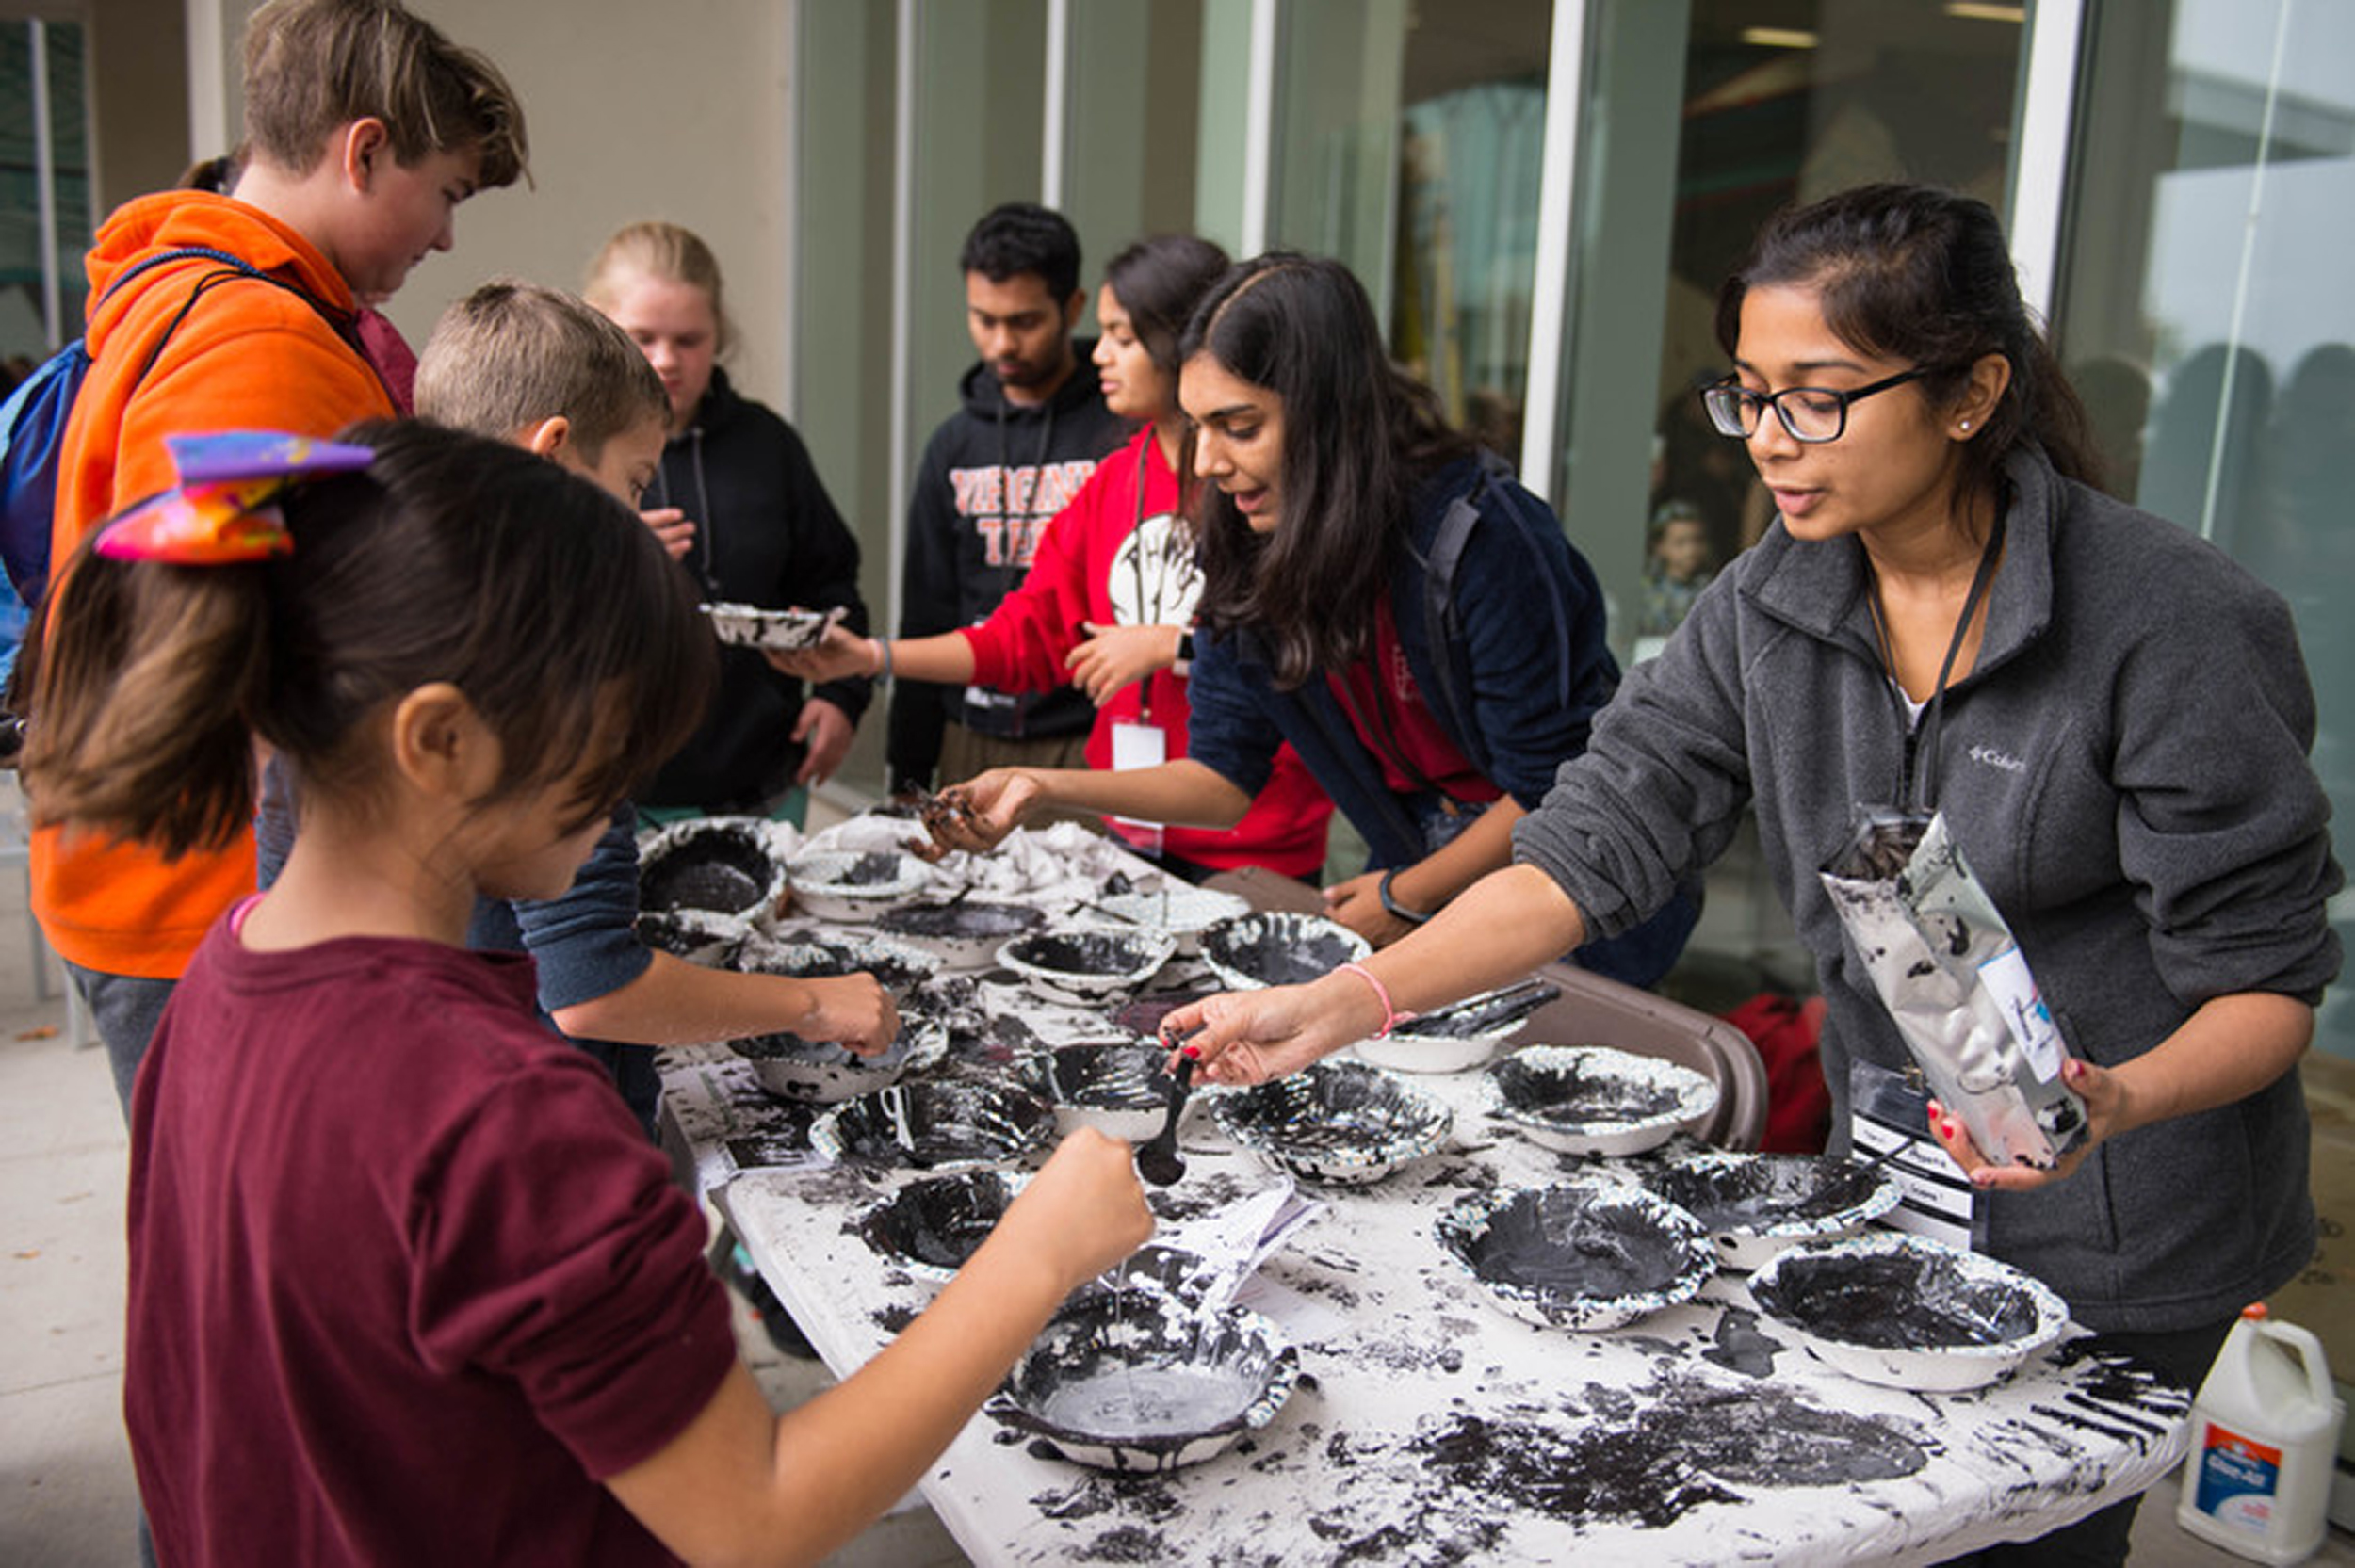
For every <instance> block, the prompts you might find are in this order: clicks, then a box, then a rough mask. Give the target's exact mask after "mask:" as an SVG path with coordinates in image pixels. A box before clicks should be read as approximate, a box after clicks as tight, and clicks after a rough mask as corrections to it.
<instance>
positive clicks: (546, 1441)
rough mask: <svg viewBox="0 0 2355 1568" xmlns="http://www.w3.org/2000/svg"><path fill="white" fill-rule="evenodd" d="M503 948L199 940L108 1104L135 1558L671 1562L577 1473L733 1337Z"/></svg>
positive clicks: (724, 1355) (703, 1372) (721, 1364)
mask: <svg viewBox="0 0 2355 1568" xmlns="http://www.w3.org/2000/svg"><path fill="white" fill-rule="evenodd" d="M532 995H533V987H532V972H531V963H530V961H529V960H528V959H525V958H521V957H516V956H500V955H489V954H481V953H470V952H466V951H463V950H461V949H458V948H454V947H444V946H438V945H435V944H431V943H426V942H413V941H398V940H392V939H377V938H349V939H344V940H338V941H333V942H325V943H321V944H319V945H317V946H312V947H307V948H304V949H301V950H300V951H297V952H291V953H254V952H249V951H247V950H246V949H245V948H244V946H242V945H241V944H240V943H239V942H238V941H237V939H236V937H235V934H234V933H233V932H232V931H231V929H229V924H228V921H227V920H226V919H224V921H223V922H222V924H221V925H219V926H217V927H215V928H214V929H213V932H212V934H211V935H210V936H208V937H207V938H206V939H205V942H204V946H203V947H202V948H201V949H199V951H198V953H197V955H196V957H195V959H194V960H193V961H192V962H191V963H190V964H189V967H188V971H187V977H186V978H184V979H183V980H182V981H181V983H180V985H179V987H178V990H177V992H176V994H174V995H173V997H172V1000H171V1007H170V1008H169V1009H168V1010H166V1012H165V1014H164V1021H163V1025H162V1026H161V1027H160V1028H159V1029H158V1030H157V1031H156V1035H155V1041H154V1045H153V1046H152V1047H151V1048H150V1050H149V1052H148V1055H147V1060H146V1063H145V1065H144V1067H143V1068H142V1069H141V1070H140V1073H139V1078H138V1090H137V1091H136V1093H135V1094H134V1095H133V1098H132V1115H131V1123H132V1125H131V1182H130V1243H131V1249H130V1250H131V1283H130V1301H129V1363H128V1367H127V1370H126V1372H125V1376H124V1380H123V1381H124V1391H123V1406H124V1413H125V1416H126V1418H127V1421H128V1424H129V1426H130V1431H131V1446H132V1452H133V1455H134V1457H135V1458H136V1460H137V1462H138V1477H139V1491H140V1495H141V1497H142V1499H143V1500H144V1502H145V1504H146V1508H147V1513H148V1518H149V1521H150V1523H151V1524H152V1525H153V1527H154V1534H155V1544H156V1549H157V1555H158V1557H159V1559H160V1560H162V1561H165V1562H169V1563H171V1564H173V1565H174V1568H202V1565H204V1564H210V1563H222V1564H227V1563H253V1562H304V1563H322V1562H327V1563H334V1562H371V1563H382V1562H498V1563H536V1562H545V1563H559V1562H562V1563H638V1562H667V1561H670V1560H671V1558H670V1555H669V1554H668V1553H667V1552H665V1551H664V1550H663V1548H662V1546H661V1545H660V1544H659V1543H658V1542H657V1541H656V1540H655V1539H654V1538H653V1537H652V1536H651V1535H649V1534H648V1533H647V1532H646V1531H645V1529H644V1528H642V1526H640V1525H639V1524H638V1522H637V1520H636V1519H635V1518H633V1517H632V1516H631V1515H630V1514H629V1513H628V1512H627V1511H625V1509H623V1507H622V1506H621V1505H620V1503H618V1502H616V1501H615V1500H614V1498H613V1496H612V1495H611V1494H610V1493H609V1492H607V1491H606V1490H605V1488H604V1487H603V1486H602V1485H600V1484H599V1481H600V1479H602V1478H605V1477H609V1476H611V1475H613V1474H614V1473H616V1472H617V1471H621V1470H624V1469H626V1468H628V1467H629V1466H631V1465H633V1464H635V1463H639V1462H640V1461H642V1460H644V1459H647V1458H649V1457H651V1456H652V1455H654V1454H655V1453H657V1452H658V1451H659V1450H660V1449H661V1448H662V1447H664V1446H665V1445H667V1444H668V1443H669V1442H670V1441H671V1440H672V1439H673V1438H674V1437H675V1436H677V1435H678V1434H679V1433H680V1432H681V1431H684V1430H685V1429H686V1427H687V1425H688V1424H689V1422H690V1421H691V1420H692V1419H693V1418H694V1417H695V1415H696V1414H698V1413H700V1412H701V1411H702V1410H703V1409H704V1407H705V1406H706V1405H707V1404H708V1403H709V1402H710V1400H711V1398H712V1396H713V1395H714V1394H715V1393H717V1391H718V1389H719V1386H720V1382H721V1380H722V1379H723V1376H724V1375H725V1374H726V1372H727V1370H728V1368H729V1366H731V1365H733V1363H734V1360H735V1354H736V1351H735V1344H734V1340H733V1338H732V1337H731V1334H730V1331H729V1326H728V1320H727V1308H726V1304H725V1299H724V1297H723V1294H722V1292H721V1290H720V1286H719V1284H718V1282H717V1281H716V1280H714V1279H713V1277H712V1275H711V1272H710V1269H708V1268H707V1266H706V1265H705V1263H704V1261H703V1255H702V1240H703V1235H704V1228H703V1225H702V1222H701V1220H700V1219H699V1217H698V1216H697V1214H696V1211H695V1207H694V1205H693V1204H692V1203H691V1202H690V1200H689V1198H688V1197H687V1195H686V1194H685V1193H684V1192H682V1191H681V1190H679V1188H676V1187H675V1186H674V1185H673V1184H672V1182H671V1180H670V1172H669V1169H668V1167H667V1166H666V1165H665V1163H664V1162H663V1160H662V1159H661V1157H660V1156H658V1154H657V1153H656V1152H655V1151H654V1149H653V1148H652V1147H650V1146H649V1145H648V1144H647V1142H646V1140H645V1138H644V1137H643V1135H642V1134H641V1133H640V1132H639V1130H638V1128H637V1126H636V1124H635V1123H633V1122H632V1121H631V1120H630V1116H629V1113H628V1111H627V1110H626V1109H625V1107H624V1106H623V1104H622V1101H621V1098H620V1096H619V1095H617V1094H616V1093H615V1092H614V1090H613V1087H612V1085H611V1084H610V1083H609V1081H607V1079H606V1077H605V1075H604V1074H603V1073H602V1072H601V1071H600V1070H599V1069H598V1067H597V1065H596V1064H595V1062H593V1060H591V1059H590V1058H589V1057H587V1056H586V1055H584V1054H583V1053H582V1052H580V1051H579V1050H577V1049H576V1048H574V1047H572V1046H570V1045H568V1044H566V1043H563V1042H561V1041H560V1040H559V1039H557V1038H556V1037H555V1036H554V1035H552V1034H550V1033H549V1032H548V1031H547V1029H546V1028H545V1026H544V1025H542V1024H541V1023H540V1022H539V1021H538V1019H537V1018H536V1017H535V1016H534V1013H533V1010H532Z"/></svg>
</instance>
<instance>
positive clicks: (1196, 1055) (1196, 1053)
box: [1186, 1045, 1202, 1061]
mask: <svg viewBox="0 0 2355 1568" xmlns="http://www.w3.org/2000/svg"><path fill="white" fill-rule="evenodd" d="M1186 1055H1188V1056H1190V1057H1192V1058H1193V1059H1194V1060H1196V1061H1200V1060H1201V1059H1202V1047H1201V1046H1199V1045H1189V1046H1187V1047H1186Z"/></svg>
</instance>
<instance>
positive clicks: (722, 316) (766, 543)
mask: <svg viewBox="0 0 2355 1568" xmlns="http://www.w3.org/2000/svg"><path fill="white" fill-rule="evenodd" d="M581 293H582V295H583V296H584V297H585V298H586V299H588V300H589V302H590V303H591V304H593V305H594V306H596V307H597V309H599V310H601V311H603V312H604V313H605V314H606V315H608V316H609V317H611V318H612V319H613V321H614V322H616V323H617V324H618V325H619V326H620V327H621V328H622V330H623V331H626V332H627V333H629V335H630V337H631V339H632V340H633V341H635V342H636V343H637V344H638V346H639V347H640V348H642V349H644V350H645V353H646V358H647V359H648V360H649V361H651V362H652V363H653V364H654V367H655V370H656V372H657V373H658V375H660V376H661V378H662V389H663V391H664V392H665V393H667V394H668V395H669V396H670V400H671V429H670V440H669V442H668V443H667V444H666V445H665V446H664V448H663V454H662V467H661V470H660V472H659V473H658V475H657V476H656V477H655V481H654V483H653V484H652V485H651V486H649V487H648V488H647V491H646V496H645V503H646V505H647V506H648V507H649V508H668V509H673V510H674V512H675V513H676V514H677V516H676V517H674V519H673V521H672V522H671V524H670V525H669V526H668V527H667V528H666V529H663V530H661V531H663V532H664V536H665V542H667V543H668V544H669V545H670V547H671V549H672V553H673V554H674V555H675V556H677V557H678V558H679V561H680V563H681V564H682V565H684V566H685V567H687V568H688V570H689V571H690V572H691V573H693V574H694V576H695V578H696V582H697V584H698V586H699V587H700V589H701V590H702V591H703V594H704V596H705V597H706V598H707V599H708V600H711V601H714V602H727V603H733V604H741V605H754V606H759V607H761V608H763V609H791V608H806V609H826V608H831V607H833V606H842V607H843V608H845V609H846V610H848V611H849V612H850V613H849V616H848V619H847V622H846V623H847V624H849V625H851V626H853V627H854V628H856V629H858V630H860V631H862V632H863V631H865V630H866V629H867V607H866V606H865V605H864V604H862V603H861V602H860V600H859V596H858V542H856V541H855V540H853V538H852V537H851V531H850V529H849V528H848V527H847V526H845V525H844V524H843V521H842V516H841V514H840V513H839V512H837V511H836V510H835V507H834V501H833V500H832V498H831V497H829V496H828V495H827V493H826V487H825V486H824V484H823V483H821V482H820V480H819V477H818V471H817V469H816V468H814V467H813V466H812V465H811V463H810V461H809V450H808V448H807V447H805V446H804V445H802V438H801V437H800V436H799V435H797V434H795V433H794V430H793V428H792V427H791V426H790V425H788V424H787V423H786V422H785V421H784V420H783V419H781V418H779V417H778V416H777V415H776V413H775V412H772V411H771V410H769V409H767V408H764V407H763V406H761V405H760V404H758V403H755V402H754V401H753V400H752V399H751V398H749V397H745V396H740V395H739V394H738V392H737V391H736V390H735V388H734V387H732V386H730V385H729V384H728V379H727V373H726V372H725V371H723V370H722V369H721V368H720V367H719V364H718V361H719V360H720V358H721V357H722V356H723V354H725V352H726V350H727V347H728V343H729V339H730V338H731V336H732V335H733V333H732V331H731V328H730V325H729V322H728V318H727V313H726V311H725V310H724V309H723V305H722V296H721V286H720V267H719V263H718V262H716V261H715V260H714V259H713V258H712V254H711V251H710V250H709V248H708V247H707V246H706V245H705V244H704V242H703V241H702V240H701V239H699V238H697V237H696V236H695V235H694V234H692V233H690V231H688V230H686V229H683V228H680V227H679V226H678V225H677V224H674V223H659V222H642V223H632V224H629V225H628V226H626V227H625V228H623V229H622V230H620V231H619V232H617V233H616V234H614V235H613V237H612V238H610V239H609V240H607V241H606V242H605V245H604V247H603V248H602V249H601V250H599V251H598V252H597V255H596V259H595V260H594V261H593V262H592V263H591V264H590V267H589V276H588V280H587V282H586V283H585V284H584V285H583V287H582V289H581ZM868 697H869V683H868V682H866V681H864V680H859V679H849V680H841V681H830V682H827V683H826V684H824V685H822V686H820V687H817V688H816V689H814V690H805V688H804V686H803V684H802V683H801V682H800V681H798V680H796V679H794V678H793V677H792V676H790V675H787V674H784V673H782V672H781V671H777V670H775V669H772V668H771V666H770V664H769V663H768V661H766V660H765V659H763V658H762V657H761V655H759V654H758V653H756V652H755V651H754V650H752V649H750V648H727V649H723V651H722V665H721V676H720V685H719V689H718V690H717V692H715V693H714V695H713V697H712V702H711V707H710V710H709V711H708V712H707V714H706V715H705V717H704V721H703V724H702V725H701V727H700V728H698V729H697V731H696V732H695V736H694V738H692V739H691V740H690V741H689V742H688V743H687V745H686V746H685V747H684V748H683V749H682V750H681V751H680V752H678V754H677V755H675V756H674V757H673V758H672V759H671V760H670V762H668V763H667V764H665V765H664V767H663V768H662V770H661V771H660V772H659V773H658V774H657V775H656V776H655V780H654V782H653V784H650V785H648V786H647V787H646V788H644V789H643V790H642V791H641V792H640V793H639V796H638V802H639V807H640V810H641V812H642V813H643V814H644V815H646V816H650V817H654V818H657V819H665V818H670V817H676V816H688V815H693V814H699V813H749V814H752V815H755V816H778V817H783V818H785V819H787V820H788V821H791V822H792V823H794V824H795V825H796V826H799V825H800V823H801V821H802V817H803V812H804V807H805V806H806V803H807V800H808V792H807V786H808V785H810V784H821V783H823V782H824V781H825V780H826V779H827V778H828V777H829V776H831V775H832V774H833V772H834V770H835V769H836V768H837V767H838V766H840V764H841V761H842V758H843V755H844V753H845V752H848V751H849V750H850V746H851V737H852V736H853V733H854V732H855V730H856V729H857V726H858V719H859V715H860V714H861V713H863V712H865V711H866V707H867V702H868Z"/></svg>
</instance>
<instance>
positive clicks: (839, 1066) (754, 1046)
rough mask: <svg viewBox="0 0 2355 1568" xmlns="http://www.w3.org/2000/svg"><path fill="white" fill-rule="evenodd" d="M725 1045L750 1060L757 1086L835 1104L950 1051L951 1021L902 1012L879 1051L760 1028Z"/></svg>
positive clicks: (930, 1063) (923, 1066)
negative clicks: (896, 1030)
mask: <svg viewBox="0 0 2355 1568" xmlns="http://www.w3.org/2000/svg"><path fill="white" fill-rule="evenodd" d="M728 1048H729V1049H730V1050H732V1051H734V1052H735V1053H736V1054H737V1055H738V1056H739V1057H742V1058H743V1059H745V1060H746V1061H749V1062H751V1063H752V1064H753V1076H754V1077H755V1078H757V1079H759V1080H760V1087H761V1088H763V1089H765V1090H767V1091H769V1092H770V1093H771V1094H774V1095H776V1096H777V1097H778V1098H780V1099H785V1100H807V1101H812V1102H815V1103H816V1104H819V1105H833V1104H835V1103H836V1102H837V1101H841V1100H848V1099H850V1098H852V1097H853V1095H858V1094H868V1093H871V1092H873V1091H876V1090H878V1089H882V1088H885V1087H886V1086H887V1085H890V1084H895V1083H897V1082H899V1081H900V1079H901V1078H902V1077H904V1076H906V1075H908V1074H910V1073H920V1072H922V1071H924V1070H925V1069H926V1068H928V1067H931V1066H933V1065H934V1063H936V1062H938V1061H939V1060H940V1059H941V1058H942V1057H944V1056H946V1055H948V1054H949V1026H948V1025H946V1024H944V1023H942V1022H941V1021H940V1020H939V1019H937V1018H924V1017H919V1016H918V1015H916V1014H914V1013H901V1015H900V1032H899V1034H898V1035H897V1036H896V1037H894V1038H893V1040H892V1042H891V1044H890V1046H889V1047H888V1048H887V1049H885V1051H884V1052H883V1054H882V1055H880V1056H872V1057H863V1056H860V1055H858V1054H857V1053H855V1052H853V1051H851V1050H849V1049H847V1048H846V1047H844V1046H842V1045H840V1044H837V1043H835V1042H834V1041H831V1040H804V1039H803V1038H802V1037H801V1036H800V1035H798V1034H785V1033H778V1034H759V1035H752V1036H749V1037H747V1038H745V1039H742V1040H731V1041H729V1042H728Z"/></svg>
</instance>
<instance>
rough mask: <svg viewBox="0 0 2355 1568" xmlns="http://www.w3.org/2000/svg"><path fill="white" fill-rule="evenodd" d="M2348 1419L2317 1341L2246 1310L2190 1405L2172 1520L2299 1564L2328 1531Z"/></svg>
mask: <svg viewBox="0 0 2355 1568" xmlns="http://www.w3.org/2000/svg"><path fill="white" fill-rule="evenodd" d="M2346 1418H2347V1407H2346V1406H2345V1405H2344V1404H2342V1403H2340V1401H2339V1398H2338V1395H2337V1393H2336V1392H2335V1391H2334V1390H2333V1389H2332V1388H2331V1368H2330V1367H2329V1366H2328V1365H2327V1364H2326V1363H2325V1361H2324V1359H2323V1354H2322V1345H2321V1342H2320V1341H2318V1340H2316V1339H2315V1338H2314V1335H2313V1334H2309V1333H2307V1332H2306V1331H2305V1330H2304V1329H2301V1328H2298V1326H2297V1325H2295V1324H2292V1323H2276V1322H2273V1321H2271V1320H2269V1319H2268V1318H2267V1317H2266V1309H2265V1306H2264V1303H2262V1302H2260V1303H2259V1304H2257V1305H2255V1306H2252V1307H2250V1308H2249V1309H2248V1310H2247V1311H2246V1312H2243V1313H2242V1314H2241V1317H2240V1321H2239V1322H2237V1323H2235V1324H2233V1332H2232V1333H2231V1334H2229V1335H2227V1336H2226V1337H2225V1341H2224V1349H2223V1350H2220V1351H2218V1352H2217V1358H2216V1365H2215V1366H2212V1367H2210V1368H2209V1369H2208V1376H2207V1381H2206V1382H2202V1383H2201V1385H2200V1397H2199V1398H2197V1399H2196V1400H2194V1401H2193V1403H2192V1407H2191V1452H2190V1453H2189V1454H2188V1455H2187V1456H2186V1457H2185V1458H2184V1495H2183V1499H2182V1501H2181V1502H2179V1503H2178V1504H2177V1505H2176V1508H2175V1519H2176V1523H2178V1524H2180V1525H2182V1526H2183V1527H2184V1528H2185V1529H2187V1530H2189V1531H2191V1533H2192V1534H2194V1535H2197V1536H2199V1537H2201V1539H2202V1540H2206V1541H2211V1542H2214V1543H2215V1544H2217V1545H2219V1546H2221V1547H2223V1548H2224V1549H2225V1550H2226V1551H2229V1552H2234V1553H2237V1554H2238V1555H2240V1556H2242V1557H2245V1558H2248V1559H2249V1560H2252V1561H2256V1562H2271V1563H2289V1562H2302V1561H2304V1560H2306V1558H2308V1557H2309V1556H2311V1555H2312V1554H2313V1553H2314V1549H2315V1548H2316V1547H2318V1546H2320V1545H2321V1544H2322V1536H2323V1531H2324V1529H2325V1528H2328V1527H2327V1524H2326V1521H2325V1517H2324V1510H2325V1508H2326V1507H2327V1506H2328V1504H2329V1502H2330V1497H2331V1464H2332V1462H2333V1460H2334V1459H2335V1458H2336V1456H2337V1453H2338V1447H2339V1424H2340V1423H2341V1422H2342V1421H2344V1420H2345V1419H2346Z"/></svg>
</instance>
